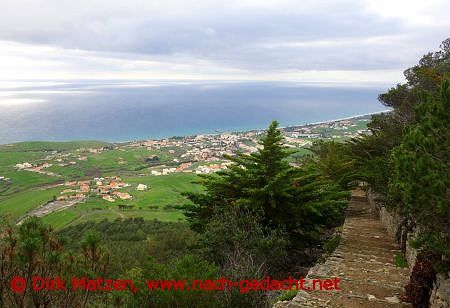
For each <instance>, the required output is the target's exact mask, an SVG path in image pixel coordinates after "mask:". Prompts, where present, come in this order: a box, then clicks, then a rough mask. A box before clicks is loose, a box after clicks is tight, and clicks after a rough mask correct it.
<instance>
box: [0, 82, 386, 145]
mask: <svg viewBox="0 0 450 308" xmlns="http://www.w3.org/2000/svg"><path fill="white" fill-rule="evenodd" d="M384 91H386V87H383V86H361V85H355V86H343V85H333V84H323V85H320V86H317V85H310V84H302V83H294V82H217V81H210V82H143V81H135V82H119V81H95V82H94V81H83V82H73V81H72V82H41V83H31V82H30V83H27V82H24V83H19V84H11V85H8V84H4V85H3V86H2V87H1V88H0V111H1V112H0V144H5V143H12V142H20V141H70V140H102V141H109V142H124V141H131V140H144V139H151V138H167V137H172V136H186V135H197V134H211V133H219V132H231V131H246V130H253V129H264V128H266V127H267V126H268V125H269V124H270V122H271V121H272V120H277V121H278V122H279V123H280V126H294V125H304V124H309V123H316V122H323V121H330V120H335V119H341V118H348V117H353V116H358V115H365V114H372V113H377V112H383V111H386V109H387V108H386V106H383V105H382V104H381V103H379V102H378V100H377V96H378V94H379V93H382V92H384Z"/></svg>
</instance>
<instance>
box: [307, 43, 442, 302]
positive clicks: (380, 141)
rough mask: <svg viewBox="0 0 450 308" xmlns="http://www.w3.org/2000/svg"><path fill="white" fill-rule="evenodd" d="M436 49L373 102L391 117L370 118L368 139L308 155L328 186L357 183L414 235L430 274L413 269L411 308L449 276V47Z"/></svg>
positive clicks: (331, 145) (318, 147) (321, 146)
mask: <svg viewBox="0 0 450 308" xmlns="http://www.w3.org/2000/svg"><path fill="white" fill-rule="evenodd" d="M440 47H441V48H440V50H439V51H437V52H434V53H428V54H426V55H425V56H423V57H422V59H420V61H419V63H418V64H417V65H416V66H414V67H412V68H409V69H407V70H406V71H405V72H404V74H405V77H406V83H405V84H398V85H396V86H395V87H393V88H391V89H390V90H389V91H388V92H386V93H384V94H381V95H380V96H379V100H380V101H381V102H382V103H383V104H384V105H386V106H388V107H391V108H392V111H391V112H388V113H384V114H379V115H374V116H373V117H372V120H371V122H370V123H369V124H368V128H369V130H370V134H369V135H364V136H361V137H359V138H355V139H352V140H350V141H348V142H345V143H344V144H335V143H318V144H317V145H316V146H315V147H313V149H312V150H313V151H314V152H315V153H316V155H317V157H320V159H317V166H318V167H319V168H320V170H322V173H323V174H325V175H326V176H327V177H328V178H330V179H334V180H335V181H336V182H338V183H339V184H340V185H341V187H345V186H346V185H351V184H355V182H356V181H362V182H363V183H365V184H366V186H368V187H370V189H372V190H374V191H376V192H378V193H381V194H384V197H385V200H386V204H387V206H388V207H389V208H390V209H391V210H393V211H395V212H397V213H398V214H400V215H401V216H403V217H404V218H405V224H406V226H407V228H409V229H412V228H415V227H416V230H419V231H420V233H419V236H418V238H416V239H415V240H414V241H413V242H411V244H412V245H413V246H414V247H416V248H418V249H419V250H420V253H421V254H423V255H427V256H428V257H427V258H428V259H427V261H423V262H422V261H420V260H419V263H420V262H422V263H420V264H422V265H423V264H427V266H428V265H429V266H431V267H433V269H427V270H426V273H425V274H424V273H422V272H423V271H424V267H423V266H425V265H423V266H422V265H420V264H419V265H418V266H417V267H415V269H414V270H417V271H418V273H413V275H412V276H411V283H410V285H409V286H408V288H407V293H408V294H409V295H408V296H407V299H408V300H409V301H411V302H413V303H414V304H417V303H425V302H427V301H428V298H427V296H428V295H429V288H430V281H431V282H432V281H433V280H434V276H433V275H435V271H438V272H444V273H447V272H448V271H449V270H450V262H449V260H450V202H449V201H450V193H449V187H450V172H449V171H450V170H449V166H450V156H449V153H450V129H449V123H450V86H449V78H450V39H447V40H445V41H444V42H443V43H442V45H441V46H440ZM324 158H325V159H324ZM397 261H398V262H400V260H397ZM416 264H417V263H416ZM421 266H422V267H421ZM421 271H422V272H421ZM433 273H434V274H433ZM416 274H417V275H416ZM423 275H424V276H426V277H425V278H423V277H422V276H423ZM430 275H431V276H430ZM416 276H417V277H419V278H417V277H416ZM414 277H416V278H417V279H416V278H414ZM420 277H422V278H420ZM415 292H416V295H414V296H413V295H412V294H413V293H415ZM417 305H420V304H417Z"/></svg>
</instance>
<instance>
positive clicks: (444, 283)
mask: <svg viewBox="0 0 450 308" xmlns="http://www.w3.org/2000/svg"><path fill="white" fill-rule="evenodd" d="M367 200H368V201H369V204H370V205H371V206H372V208H373V209H374V210H375V212H376V213H377V214H378V216H379V218H380V221H381V223H382V224H383V226H384V227H385V228H386V230H387V232H388V234H389V235H391V236H392V237H393V238H395V239H396V241H397V243H398V244H399V246H400V248H401V249H402V251H403V253H404V254H405V258H406V260H407V262H408V267H409V271H410V272H412V269H413V267H414V264H415V263H416V258H417V250H416V249H414V248H412V247H411V246H410V245H409V241H410V240H412V239H414V238H416V237H417V235H418V233H419V231H420V230H419V229H418V228H417V227H416V226H415V224H413V223H411V222H408V221H407V220H406V219H405V218H403V217H401V216H400V215H398V214H397V213H394V212H391V211H388V210H387V209H386V207H385V206H384V201H383V197H382V196H381V195H379V194H376V193H374V192H372V191H370V190H368V191H367ZM430 307H431V308H449V307H450V278H449V277H446V276H445V275H443V274H438V275H437V277H436V282H435V283H434V286H433V290H432V293H431V296H430Z"/></svg>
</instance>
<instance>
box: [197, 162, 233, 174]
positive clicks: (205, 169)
mask: <svg viewBox="0 0 450 308" xmlns="http://www.w3.org/2000/svg"><path fill="white" fill-rule="evenodd" d="M229 164H230V163H222V164H213V165H209V166H206V165H205V166H203V165H202V166H198V167H197V169H196V170H195V173H196V174H209V173H214V172H217V171H220V170H224V169H227V165H229Z"/></svg>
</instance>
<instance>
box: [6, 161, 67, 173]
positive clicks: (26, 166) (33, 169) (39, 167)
mask: <svg viewBox="0 0 450 308" xmlns="http://www.w3.org/2000/svg"><path fill="white" fill-rule="evenodd" d="M51 166H53V165H52V164H49V163H42V164H37V165H33V164H30V163H29V162H24V163H21V164H16V165H15V167H16V169H17V170H26V171H31V172H36V173H39V174H44V175H48V176H60V175H59V174H56V173H54V172H51V171H46V170H44V169H46V168H49V167H51Z"/></svg>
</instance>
